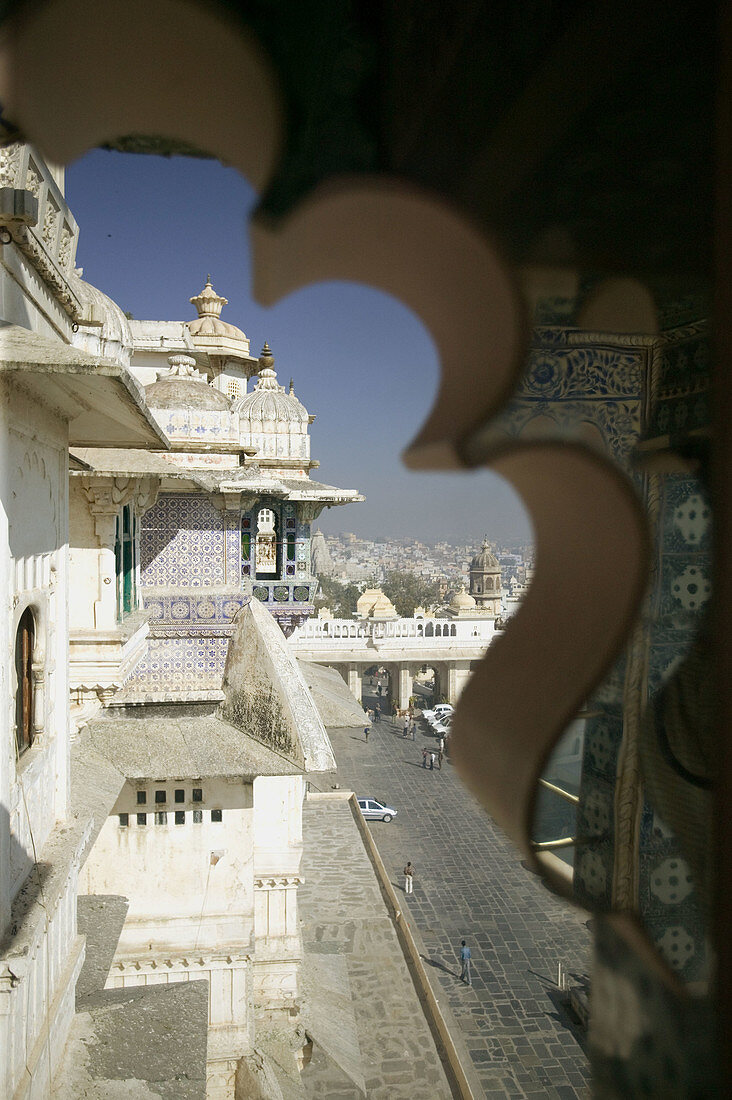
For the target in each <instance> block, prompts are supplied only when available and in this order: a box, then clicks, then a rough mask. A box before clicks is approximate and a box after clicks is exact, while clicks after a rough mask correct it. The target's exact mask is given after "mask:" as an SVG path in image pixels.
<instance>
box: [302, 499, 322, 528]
mask: <svg viewBox="0 0 732 1100" xmlns="http://www.w3.org/2000/svg"><path fill="white" fill-rule="evenodd" d="M324 508H325V504H324V503H323V501H321V500H299V501H298V502H297V513H298V516H299V517H300V522H301V523H314V522H315V520H316V519H317V518H318V516H319V515H320V513H321V512H322V511H323V509H324Z"/></svg>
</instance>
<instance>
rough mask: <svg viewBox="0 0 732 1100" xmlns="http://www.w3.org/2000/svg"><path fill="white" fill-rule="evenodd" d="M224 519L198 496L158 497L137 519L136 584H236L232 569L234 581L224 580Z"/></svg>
mask: <svg viewBox="0 0 732 1100" xmlns="http://www.w3.org/2000/svg"><path fill="white" fill-rule="evenodd" d="M224 514H225V513H222V512H220V511H219V510H218V509H216V508H215V507H214V505H213V504H212V502H211V500H210V499H209V498H208V497H207V496H204V495H203V494H185V493H163V494H161V496H160V497H159V498H158V501H157V503H156V504H155V506H154V507H153V508H151V509H150V511H149V512H146V514H145V516H144V517H143V520H142V530H141V532H140V571H141V581H142V585H143V586H155V585H160V586H165V587H167V586H170V585H171V584H175V585H176V586H179V587H181V588H205V587H207V586H211V585H223V584H227V583H237V582H238V580H239V570H238V566H237V568H236V572H235V576H234V577H232V578H231V580H230V581H229V580H228V578H227V554H226V549H225V547H226V543H225V533H224V519H223V517H224ZM227 534H230V532H227Z"/></svg>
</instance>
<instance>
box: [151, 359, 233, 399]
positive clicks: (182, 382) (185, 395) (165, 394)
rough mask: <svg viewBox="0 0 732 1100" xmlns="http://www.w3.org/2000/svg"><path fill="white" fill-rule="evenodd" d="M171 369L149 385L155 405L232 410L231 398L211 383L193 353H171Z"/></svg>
mask: <svg viewBox="0 0 732 1100" xmlns="http://www.w3.org/2000/svg"><path fill="white" fill-rule="evenodd" d="M168 362H169V363H170V369H169V370H167V371H164V372H161V373H160V374H159V375H158V381H157V382H153V383H152V384H151V385H150V386H145V398H146V400H147V403H148V405H149V406H150V408H151V409H213V410H214V411H219V410H221V411H223V412H229V411H230V409H231V402H230V401H229V398H228V397H227V396H226V395H225V394H223V393H221V391H220V390H215V389H214V388H213V386H209V384H208V382H207V381H206V380H205V378H204V376H203V375H202V374H201V373H200V371H198V370H196V361H195V359H193V358H192V357H191V356H189V355H170V356H169V357H168Z"/></svg>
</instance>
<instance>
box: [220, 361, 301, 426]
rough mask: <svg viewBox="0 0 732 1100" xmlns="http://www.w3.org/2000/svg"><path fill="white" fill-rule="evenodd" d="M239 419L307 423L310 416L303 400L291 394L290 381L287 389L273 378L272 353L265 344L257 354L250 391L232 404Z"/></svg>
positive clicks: (275, 377) (261, 421)
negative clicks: (286, 390) (255, 376)
mask: <svg viewBox="0 0 732 1100" xmlns="http://www.w3.org/2000/svg"><path fill="white" fill-rule="evenodd" d="M233 410H234V412H238V413H239V416H240V417H241V419H242V420H248V421H250V423H251V422H260V423H263V422H265V421H270V422H271V421H282V420H284V421H291V422H295V423H299V424H309V423H310V417H309V415H308V411H307V409H306V408H305V406H304V405H303V404H301V402H300V401H298V399H297V398H296V397H295V388H294V386H293V384H292V381H291V382H290V392H289V393H285V387H284V386H281V385H280V384H279V382H278V381H277V375H276V373H275V371H274V356H273V355H272V351H271V349H270V346H269V344H267V343H265V345H264V347H263V348H262V354H261V355H260V357H259V378H258V380H257V384H256V386H255V387H254V389H253V390H252V392H251V393H247V394H244V396H243V397H240V398H238V400H237V401H235V402H234V405H233Z"/></svg>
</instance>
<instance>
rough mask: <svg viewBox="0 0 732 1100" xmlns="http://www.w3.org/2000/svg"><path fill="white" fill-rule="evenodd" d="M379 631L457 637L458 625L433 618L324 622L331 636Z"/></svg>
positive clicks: (405, 635)
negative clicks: (420, 620)
mask: <svg viewBox="0 0 732 1100" xmlns="http://www.w3.org/2000/svg"><path fill="white" fill-rule="evenodd" d="M379 633H383V635H385V636H386V637H395V638H409V637H417V638H423V637H424V638H455V637H457V627H456V626H455V623H433V622H432V620H428V621H427V623H426V624H424V623H421V622H417V623H413V622H408V623H373V622H369V623H334V622H329V621H328V620H327V619H326V620H325V621H324V622H323V634H325V635H327V636H328V637H330V638H370V637H371V636H372V635H374V634H379Z"/></svg>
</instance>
